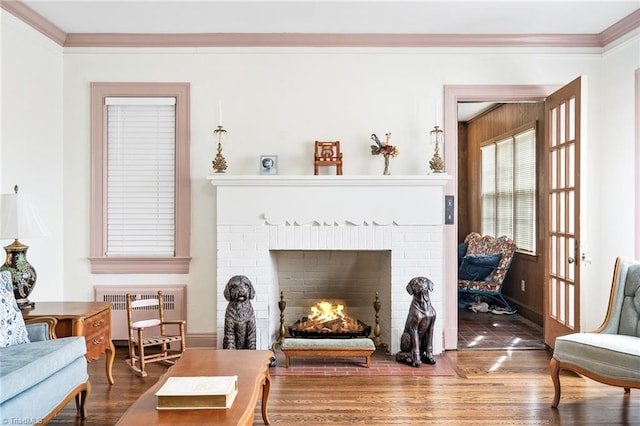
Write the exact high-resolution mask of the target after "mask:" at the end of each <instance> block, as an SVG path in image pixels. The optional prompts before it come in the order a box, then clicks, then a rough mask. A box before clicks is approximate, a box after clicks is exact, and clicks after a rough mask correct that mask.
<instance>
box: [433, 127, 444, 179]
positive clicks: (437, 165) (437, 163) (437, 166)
mask: <svg viewBox="0 0 640 426" xmlns="http://www.w3.org/2000/svg"><path fill="white" fill-rule="evenodd" d="M430 133H431V139H432V141H433V143H434V145H435V148H434V150H433V158H431V161H429V167H430V168H431V171H432V172H433V173H442V172H444V161H442V157H440V142H441V140H443V139H444V137H443V136H444V135H443V131H442V130H441V129H440V128H439V127H438V126H433V130H432V131H431V132H430Z"/></svg>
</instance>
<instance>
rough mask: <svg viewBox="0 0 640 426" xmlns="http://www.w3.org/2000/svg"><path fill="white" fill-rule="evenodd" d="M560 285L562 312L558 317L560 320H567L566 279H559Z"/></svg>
mask: <svg viewBox="0 0 640 426" xmlns="http://www.w3.org/2000/svg"><path fill="white" fill-rule="evenodd" d="M558 286H559V290H560V291H559V293H560V294H559V296H560V313H559V315H558V319H559V321H560V322H566V318H567V317H566V313H567V311H566V308H565V303H566V300H565V291H566V284H565V282H564V281H562V280H559V281H558Z"/></svg>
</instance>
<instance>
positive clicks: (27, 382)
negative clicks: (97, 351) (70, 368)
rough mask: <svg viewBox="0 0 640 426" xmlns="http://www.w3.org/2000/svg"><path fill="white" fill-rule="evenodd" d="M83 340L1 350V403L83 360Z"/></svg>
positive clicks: (33, 343) (52, 341)
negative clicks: (80, 359)
mask: <svg viewBox="0 0 640 426" xmlns="http://www.w3.org/2000/svg"><path fill="white" fill-rule="evenodd" d="M86 352H87V346H86V343H85V340H84V338H83V337H79V336H75V337H64V338H61V339H54V340H47V341H44V342H31V343H29V344H25V345H14V346H10V347H6V348H0V382H2V384H3V385H2V386H0V403H2V402H4V401H6V400H8V399H10V398H12V397H13V396H15V395H17V394H19V393H21V392H23V391H25V390H26V389H29V388H30V387H31V386H34V385H36V384H38V383H40V382H41V381H43V380H45V379H46V378H47V377H49V376H50V375H52V374H54V373H55V372H57V371H58V370H61V369H63V368H64V367H66V366H67V365H69V364H71V363H72V362H74V360H76V359H77V358H80V357H84V354H85V353H86Z"/></svg>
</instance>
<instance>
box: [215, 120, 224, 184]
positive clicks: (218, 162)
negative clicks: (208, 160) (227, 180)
mask: <svg viewBox="0 0 640 426" xmlns="http://www.w3.org/2000/svg"><path fill="white" fill-rule="evenodd" d="M213 134H214V135H218V153H217V154H216V158H215V159H214V160H213V161H212V163H213V170H215V171H216V173H224V172H225V170H227V160H225V158H224V156H223V155H222V136H223V135H226V134H227V131H226V130H225V129H224V127H222V125H219V126H218V128H217V129H216V130H214V131H213Z"/></svg>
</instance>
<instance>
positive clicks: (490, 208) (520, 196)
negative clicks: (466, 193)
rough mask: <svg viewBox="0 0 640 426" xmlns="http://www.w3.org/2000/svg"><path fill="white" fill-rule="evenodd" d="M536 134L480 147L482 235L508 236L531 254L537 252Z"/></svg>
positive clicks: (532, 130)
mask: <svg viewBox="0 0 640 426" xmlns="http://www.w3.org/2000/svg"><path fill="white" fill-rule="evenodd" d="M535 135H536V132H535V128H531V129H527V130H525V131H523V132H521V133H518V134H515V135H513V136H510V137H508V138H505V139H503V140H500V141H497V142H495V143H491V144H488V145H485V146H483V147H481V148H480V152H481V161H482V166H481V174H482V183H481V200H482V201H481V204H482V205H481V208H482V220H481V225H482V233H483V234H488V235H494V236H501V235H506V236H508V237H509V238H512V239H513V240H514V241H515V243H516V246H517V247H518V249H519V250H521V251H526V252H530V253H535V251H536V223H535V222H536V214H535V211H536V210H535V209H536V206H535V204H536V203H535V198H536V137H535Z"/></svg>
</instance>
